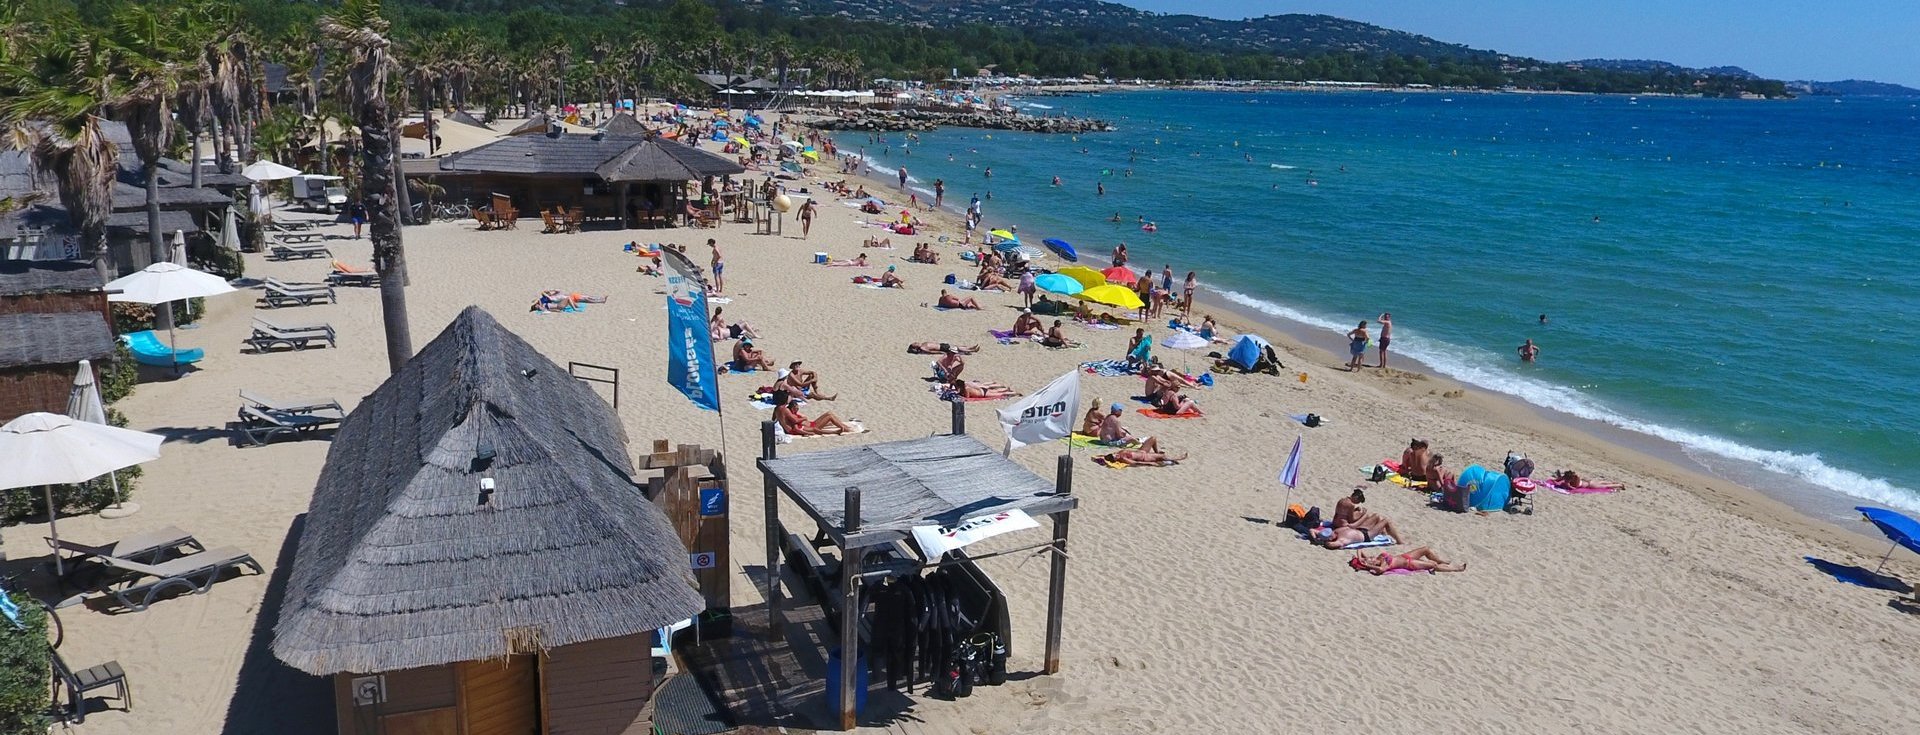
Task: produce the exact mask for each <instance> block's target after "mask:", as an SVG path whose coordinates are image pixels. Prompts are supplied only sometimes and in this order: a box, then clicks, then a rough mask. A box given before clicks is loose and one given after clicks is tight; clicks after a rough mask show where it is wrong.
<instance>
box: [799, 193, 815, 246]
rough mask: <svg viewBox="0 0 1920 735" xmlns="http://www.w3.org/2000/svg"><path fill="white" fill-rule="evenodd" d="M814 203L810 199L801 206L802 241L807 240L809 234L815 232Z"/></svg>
mask: <svg viewBox="0 0 1920 735" xmlns="http://www.w3.org/2000/svg"><path fill="white" fill-rule="evenodd" d="M814 204H815V203H814V201H813V200H812V199H808V200H807V201H806V202H805V203H804V204H801V205H800V239H802V240H805V239H807V233H809V232H812V231H813V213H814Z"/></svg>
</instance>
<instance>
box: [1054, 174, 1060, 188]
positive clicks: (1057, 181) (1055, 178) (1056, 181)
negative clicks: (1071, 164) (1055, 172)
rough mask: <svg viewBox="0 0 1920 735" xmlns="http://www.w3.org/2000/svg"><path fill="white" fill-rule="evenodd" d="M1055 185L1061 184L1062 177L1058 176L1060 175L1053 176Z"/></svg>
mask: <svg viewBox="0 0 1920 735" xmlns="http://www.w3.org/2000/svg"><path fill="white" fill-rule="evenodd" d="M1053 185H1054V186H1059V185H1060V177H1058V176H1055V177H1053Z"/></svg>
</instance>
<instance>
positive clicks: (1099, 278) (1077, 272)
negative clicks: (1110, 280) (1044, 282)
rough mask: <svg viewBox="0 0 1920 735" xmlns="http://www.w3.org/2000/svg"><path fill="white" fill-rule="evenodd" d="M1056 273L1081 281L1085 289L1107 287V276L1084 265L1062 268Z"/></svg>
mask: <svg viewBox="0 0 1920 735" xmlns="http://www.w3.org/2000/svg"><path fill="white" fill-rule="evenodd" d="M1054 272H1055V273H1059V274H1060V275H1063V276H1066V277H1068V278H1071V279H1073V280H1076V281H1079V282H1080V286H1081V287H1083V288H1093V287H1095V286H1105V285H1107V277H1106V276H1105V275H1102V274H1101V273H1100V271H1097V270H1094V269H1092V268H1088V267H1086V266H1084V265H1073V266H1067V267H1065V268H1061V269H1060V270H1058V271H1054Z"/></svg>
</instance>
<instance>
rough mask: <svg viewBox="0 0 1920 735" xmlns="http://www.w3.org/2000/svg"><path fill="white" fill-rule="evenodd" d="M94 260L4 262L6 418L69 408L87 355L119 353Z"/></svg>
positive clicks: (1, 312) (1, 405)
mask: <svg viewBox="0 0 1920 735" xmlns="http://www.w3.org/2000/svg"><path fill="white" fill-rule="evenodd" d="M103 288H104V286H103V285H102V284H101V281H100V274H99V273H97V272H95V271H94V269H93V266H92V265H91V264H89V263H80V262H75V261H64V260H54V261H48V260H11V261H0V423H4V422H6V421H8V420H11V419H13V418H15V417H17V416H20V415H21V414H25V413H31V412H34V411H47V412H50V413H61V414H64V413H66V412H67V396H68V394H69V393H71V392H72V390H73V378H74V375H75V374H76V373H77V372H78V367H77V365H78V363H79V362H80V361H81V360H92V361H93V370H94V379H95V380H98V379H99V378H100V375H99V373H100V369H101V367H102V364H103V361H105V360H106V359H108V358H111V357H112V356H113V352H114V342H113V329H112V327H110V326H108V325H109V324H110V323H111V322H110V321H109V319H108V311H107V292H106V291H104V290H102V289H103Z"/></svg>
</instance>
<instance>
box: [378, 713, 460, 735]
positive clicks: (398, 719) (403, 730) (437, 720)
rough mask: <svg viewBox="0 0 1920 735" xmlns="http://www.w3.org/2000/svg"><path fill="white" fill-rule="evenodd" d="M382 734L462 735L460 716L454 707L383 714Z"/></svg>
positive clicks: (381, 719)
mask: <svg viewBox="0 0 1920 735" xmlns="http://www.w3.org/2000/svg"><path fill="white" fill-rule="evenodd" d="M380 735H460V717H459V714H458V713H456V712H454V708H452V707H441V708H439V709H424V710H416V711H413V712H402V713H400V714H397V715H381V717H380Z"/></svg>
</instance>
